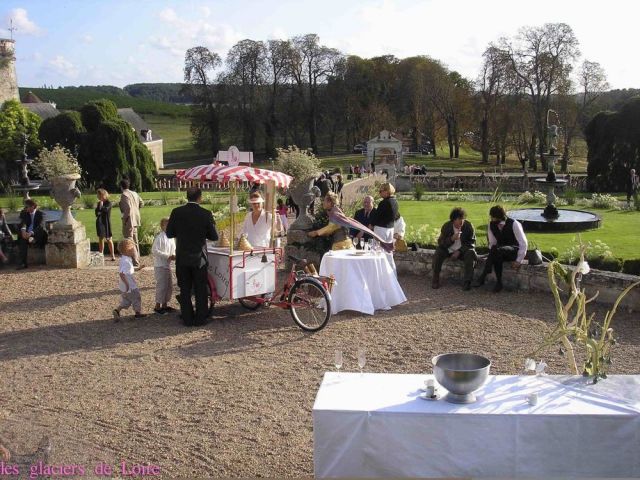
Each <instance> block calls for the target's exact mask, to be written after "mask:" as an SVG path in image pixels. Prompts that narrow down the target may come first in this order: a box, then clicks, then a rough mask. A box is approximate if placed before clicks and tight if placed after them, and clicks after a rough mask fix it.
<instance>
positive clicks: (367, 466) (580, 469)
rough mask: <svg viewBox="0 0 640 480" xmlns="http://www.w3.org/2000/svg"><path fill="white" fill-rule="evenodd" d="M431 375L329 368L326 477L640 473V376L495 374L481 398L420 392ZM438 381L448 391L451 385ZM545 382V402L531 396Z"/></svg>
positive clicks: (317, 459) (323, 398)
mask: <svg viewBox="0 0 640 480" xmlns="http://www.w3.org/2000/svg"><path fill="white" fill-rule="evenodd" d="M427 378H432V377H431V376H430V375H395V374H394V375H392V374H364V375H362V376H361V375H360V374H359V373H326V374H325V376H324V379H323V381H322V385H321V386H320V390H319V391H318V395H317V397H316V401H315V405H314V407H313V437H314V466H315V474H316V476H317V477H487V476H491V477H510V478H513V477H536V478H540V477H557V478H569V477H637V476H639V475H640V376H638V375H613V376H610V377H609V378H608V379H606V380H602V381H600V382H599V383H598V384H597V385H592V384H588V383H587V382H588V380H586V379H583V377H576V376H542V377H536V376H503V375H499V376H490V377H489V380H488V381H487V383H486V384H485V385H484V386H483V387H482V388H481V389H480V390H478V391H477V392H476V395H477V396H478V398H479V400H478V402H476V403H473V404H468V405H456V404H452V403H448V402H446V401H444V400H438V401H427V400H422V399H420V398H418V395H419V393H420V392H419V390H418V389H419V388H420V387H422V386H424V380H425V379H427ZM439 391H441V392H442V393H446V390H444V389H443V388H442V387H439ZM532 392H537V393H538V395H539V400H538V404H537V405H536V406H530V405H528V404H527V403H526V401H525V399H524V397H525V396H526V395H528V394H529V393H532Z"/></svg>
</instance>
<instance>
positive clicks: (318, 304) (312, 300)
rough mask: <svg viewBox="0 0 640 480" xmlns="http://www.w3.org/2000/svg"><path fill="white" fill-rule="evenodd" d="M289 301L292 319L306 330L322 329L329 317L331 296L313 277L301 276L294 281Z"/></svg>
mask: <svg viewBox="0 0 640 480" xmlns="http://www.w3.org/2000/svg"><path fill="white" fill-rule="evenodd" d="M289 303H290V304H291V316H292V317H293V320H294V321H295V322H296V323H297V324H298V326H299V327H300V328H301V329H303V330H305V331H307V332H317V331H318V330H322V329H323V328H324V327H325V325H326V324H327V322H328V321H329V319H330V318H331V298H330V297H329V294H328V293H327V291H326V290H325V289H324V287H323V286H322V284H321V283H320V282H318V281H317V280H315V279H311V278H303V279H301V280H298V281H297V282H296V283H294V284H293V287H291V293H289Z"/></svg>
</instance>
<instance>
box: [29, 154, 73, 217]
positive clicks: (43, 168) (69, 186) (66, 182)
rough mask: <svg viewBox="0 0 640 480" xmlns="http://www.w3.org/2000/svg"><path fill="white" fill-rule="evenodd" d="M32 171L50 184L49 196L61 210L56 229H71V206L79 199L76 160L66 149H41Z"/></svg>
mask: <svg viewBox="0 0 640 480" xmlns="http://www.w3.org/2000/svg"><path fill="white" fill-rule="evenodd" d="M33 168H34V170H35V171H36V172H37V173H38V174H39V175H40V177H42V178H43V179H46V180H48V181H49V183H51V196H52V197H53V198H54V199H55V201H56V202H58V205H60V207H61V208H62V218H61V219H60V220H59V221H58V222H57V223H56V225H55V226H54V228H56V229H73V228H74V226H75V225H76V221H75V220H74V218H73V216H72V215H71V205H73V202H75V200H76V198H79V197H80V190H78V188H76V181H77V180H79V179H80V172H81V170H80V165H79V164H78V160H77V159H76V158H75V157H74V156H73V154H72V153H71V152H70V151H69V150H67V149H66V148H64V147H62V146H60V145H56V146H55V147H53V148H52V149H51V150H49V149H46V148H44V149H42V150H41V151H40V154H39V155H38V157H37V158H36V159H35V161H34V162H33Z"/></svg>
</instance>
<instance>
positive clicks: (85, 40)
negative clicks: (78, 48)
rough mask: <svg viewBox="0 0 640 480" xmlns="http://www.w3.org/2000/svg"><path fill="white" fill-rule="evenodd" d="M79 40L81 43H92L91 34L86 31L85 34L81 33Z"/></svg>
mask: <svg viewBox="0 0 640 480" xmlns="http://www.w3.org/2000/svg"><path fill="white" fill-rule="evenodd" d="M81 40H82V42H83V43H86V44H87V45H90V44H92V43H93V36H91V35H89V34H88V33H87V34H85V35H82V37H81Z"/></svg>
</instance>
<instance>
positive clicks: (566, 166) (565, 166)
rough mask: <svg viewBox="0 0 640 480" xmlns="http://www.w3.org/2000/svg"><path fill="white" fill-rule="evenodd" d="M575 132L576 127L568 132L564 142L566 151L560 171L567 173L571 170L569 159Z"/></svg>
mask: <svg viewBox="0 0 640 480" xmlns="http://www.w3.org/2000/svg"><path fill="white" fill-rule="evenodd" d="M574 132H575V126H574V127H572V128H570V129H568V130H567V136H566V138H565V142H564V149H563V150H562V160H561V161H560V171H561V172H562V173H567V171H568V170H569V157H570V151H571V143H572V142H573V135H574Z"/></svg>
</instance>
